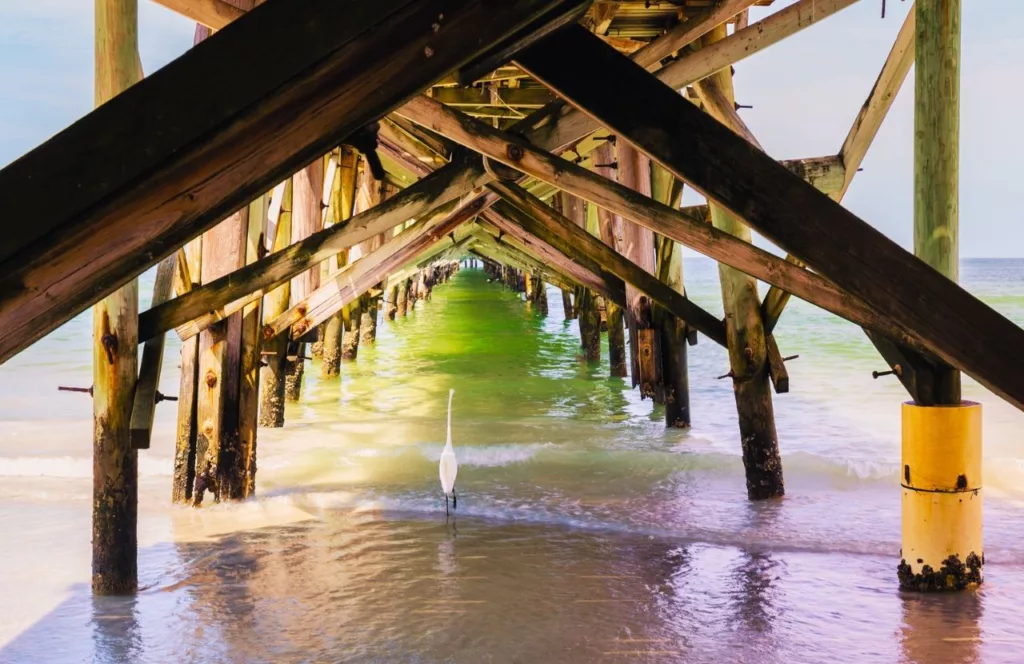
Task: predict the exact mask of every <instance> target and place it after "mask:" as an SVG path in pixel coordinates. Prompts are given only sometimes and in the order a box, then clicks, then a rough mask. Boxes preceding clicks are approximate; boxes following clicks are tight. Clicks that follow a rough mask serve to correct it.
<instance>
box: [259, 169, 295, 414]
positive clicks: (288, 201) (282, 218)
mask: <svg viewBox="0 0 1024 664" xmlns="http://www.w3.org/2000/svg"><path fill="white" fill-rule="evenodd" d="M293 187H294V184H293V180H292V178H288V179H287V180H285V182H284V183H283V186H282V185H278V187H277V188H276V189H275V196H276V195H279V196H280V199H281V200H280V202H275V205H276V209H275V207H274V206H272V207H271V210H270V216H271V220H270V221H272V222H273V221H274V219H273V217H274V216H275V213H276V216H277V220H276V224H275V225H274V229H275V230H274V233H273V235H274V237H273V238H272V242H273V246H272V247H271V249H272V250H273V251H274V252H279V251H283V250H284V249H285V248H286V247H287V246H288V245H289V244H291V238H292V191H293ZM278 192H279V193H278ZM291 290H292V286H291V281H285V282H284V283H282V284H281V285H280V286H278V287H276V288H274V289H273V290H271V291H270V292H269V293H267V294H266V296H264V298H263V324H264V325H265V324H267V323H268V322H269V321H272V320H274V319H275V318H277V317H278V316H280V315H281V314H282V313H284V312H285V311H287V310H288V306H289V302H290V300H291ZM260 348H261V355H262V358H263V363H264V365H263V367H262V369H260V419H259V425H260V426H261V427H270V428H280V427H283V426H284V403H285V397H284V392H285V383H286V381H287V375H288V360H287V351H288V338H287V337H285V336H278V337H274V338H273V339H264V340H263V341H262V343H261V345H260Z"/></svg>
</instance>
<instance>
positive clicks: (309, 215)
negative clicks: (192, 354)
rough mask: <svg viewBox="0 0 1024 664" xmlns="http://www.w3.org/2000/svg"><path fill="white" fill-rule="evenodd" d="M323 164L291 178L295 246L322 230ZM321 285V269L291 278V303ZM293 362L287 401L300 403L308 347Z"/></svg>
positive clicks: (287, 371) (316, 162) (287, 379)
mask: <svg viewBox="0 0 1024 664" xmlns="http://www.w3.org/2000/svg"><path fill="white" fill-rule="evenodd" d="M323 182H324V163H323V160H322V159H319V158H318V159H316V160H314V161H313V162H312V163H311V164H309V165H308V166H306V167H305V168H304V169H302V170H301V171H299V172H298V173H296V174H295V175H294V176H293V177H292V244H295V243H296V242H299V241H301V240H304V239H306V238H307V237H309V236H310V235H312V234H313V233H316V232H317V231H319V230H320V228H321V226H322V223H323V221H322V220H323V217H322V215H321V210H320V200H321V196H322V192H323ZM319 286H320V268H319V266H316V267H313V268H310V269H308V270H306V271H305V272H303V273H302V274H300V275H298V276H296V277H294V278H293V279H292V288H291V302H292V304H294V303H295V302H299V301H300V300H303V299H304V298H306V297H307V296H308V295H309V294H310V293H312V292H313V291H315V290H316V289H317V288H318V287H319ZM293 357H294V359H291V360H286V362H287V364H286V369H285V384H284V398H285V400H286V401H298V400H299V394H300V393H301V391H302V374H303V373H304V372H305V368H306V360H305V357H306V344H304V343H299V348H298V352H297V353H296V354H295V355H294V356H293Z"/></svg>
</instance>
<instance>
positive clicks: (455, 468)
mask: <svg viewBox="0 0 1024 664" xmlns="http://www.w3.org/2000/svg"><path fill="white" fill-rule="evenodd" d="M454 396H455V390H449V391H448V442H446V443H445V445H444V451H443V452H441V463H440V464H438V474H439V475H440V476H441V490H442V491H444V513H445V514H446V515H447V514H448V496H449V495H451V497H452V509H457V508H458V497H457V496H456V495H455V476H456V475H458V473H459V462H458V461H456V460H455V450H454V449H453V448H452V397H454Z"/></svg>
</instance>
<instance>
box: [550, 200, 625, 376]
mask: <svg viewBox="0 0 1024 664" xmlns="http://www.w3.org/2000/svg"><path fill="white" fill-rule="evenodd" d="M557 196H558V199H559V205H558V206H557V207H560V208H561V209H562V213H563V214H564V215H565V217H566V218H567V219H569V220H571V221H572V222H573V223H575V224H576V225H577V226H579V227H580V228H583V229H586V225H587V210H586V203H585V202H584V201H583V199H581V198H576V197H575V196H570V195H568V194H566V193H559V194H557ZM629 288H630V286H628V285H627V286H626V292H627V293H628V292H629ZM576 292H577V294H578V297H577V298H576V314H577V317H578V319H579V328H580V348H582V349H583V357H584V358H585V359H586V360H587V361H588V362H597V361H598V360H600V359H601V318H600V315H599V314H598V312H597V298H596V297H595V296H594V294H593V292H592V291H590V290H589V289H586V288H581V289H579V290H577V291H576ZM627 297H628V295H627Z"/></svg>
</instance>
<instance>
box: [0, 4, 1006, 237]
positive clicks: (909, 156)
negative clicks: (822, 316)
mask: <svg viewBox="0 0 1024 664" xmlns="http://www.w3.org/2000/svg"><path fill="white" fill-rule="evenodd" d="M791 2H792V0H776V2H775V5H774V6H773V7H771V8H768V9H757V10H755V11H754V12H753V13H752V17H751V20H757V19H758V18H760V17H762V16H764V15H766V14H768V13H770V11H775V10H776V9H778V8H781V7H783V6H785V5H788V4H791ZM963 4H964V15H963V45H962V54H963V55H962V58H963V70H962V83H961V98H962V99H961V103H962V106H961V188H960V219H961V228H960V232H961V255H962V256H963V257H1006V256H1015V257H1016V256H1024V224H1021V223H1020V222H1019V219H1020V217H1021V213H1020V211H1019V209H1020V204H1019V202H1018V201H1017V200H1016V193H1017V191H1016V190H1017V188H1018V187H1020V186H1022V184H1021V182H1019V181H1018V180H1017V177H1018V176H1017V173H1018V171H1019V170H1020V168H1019V166H1018V161H1017V160H1018V156H1017V155H1020V154H1022V153H1024V126H1022V123H1020V122H1019V120H1018V118H1019V116H1020V114H1021V113H1022V112H1024V89H1022V88H1021V85H1020V84H1021V82H1022V81H1024V76H1022V74H1024V39H1021V38H1019V37H1017V36H1016V35H1015V34H1014V31H1015V26H1019V25H1020V22H1019V19H1021V18H1024V3H1019V2H996V1H992V0H990V1H988V2H971V1H969V0H968V1H966V2H964V3H963ZM887 5H888V10H887V16H886V18H885V19H884V20H883V19H881V18H880V8H881V0H861V1H860V2H859V3H857V4H856V5H854V6H853V7H850V8H848V9H846V10H844V11H842V12H840V13H839V14H837V15H835V16H833V17H831V18H829V19H828V20H826V21H824V22H823V23H821V24H819V25H816V26H812V27H811V28H809V29H807V30H805V31H803V32H801V33H800V34H798V35H796V36H794V37H791V38H790V39H788V40H786V41H784V42H782V43H780V44H777V45H775V46H773V47H771V48H770V49H768V50H766V51H765V52H763V53H760V54H758V55H755V56H753V57H751V58H749V59H747V60H745V61H743V62H742V63H740V64H739V65H738V66H737V68H736V69H737V76H736V95H737V100H738V101H739V102H740V103H743V104H753V105H754V108H753V109H752V110H743V111H741V113H742V115H743V117H744V119H745V120H746V121H747V123H748V124H749V125H750V127H751V129H752V130H753V131H754V133H755V134H756V135H757V137H758V138H759V140H760V141H761V143H762V145H763V146H764V147H765V149H766V150H768V152H769V153H770V154H772V155H773V156H775V157H777V158H780V159H783V158H797V157H812V156H822V155H826V154H830V153H832V154H834V153H836V152H837V151H838V150H839V147H840V146H841V144H842V142H843V138H844V137H845V136H846V132H847V130H848V129H849V126H850V124H851V123H852V121H853V119H854V117H855V116H856V114H857V111H858V110H859V108H860V105H861V104H862V103H863V101H864V99H865V97H866V96H867V94H868V92H869V91H870V89H871V86H872V85H873V83H874V81H875V78H876V76H877V75H878V70H879V69H880V67H881V65H882V62H883V61H884V60H885V57H886V55H887V54H888V52H889V48H890V47H891V45H892V42H893V39H894V38H895V36H896V32H897V31H898V30H899V27H900V24H901V23H902V21H903V18H904V16H905V15H906V12H907V11H908V9H909V7H910V3H909V2H900V1H899V0H888V2H887ZM92 12H93V3H92V1H91V0H27V1H24V0H0V16H2V17H3V21H2V22H0V164H6V163H8V162H10V161H12V160H14V159H16V158H17V157H18V156H19V155H21V154H22V153H24V152H26V151H28V150H30V149H31V148H32V147H34V146H35V145H37V144H38V143H40V142H42V141H43V140H45V139H46V138H48V137H49V136H51V135H53V134H54V133H56V132H58V131H60V130H61V129H62V128H63V127H64V126H66V125H67V124H69V123H70V122H72V121H74V120H75V119H76V118H78V117H80V116H81V115H83V114H85V113H87V112H88V111H89V110H90V108H91V107H92V68H93V56H92ZM139 12H140V23H141V27H140V33H141V38H140V40H141V45H140V47H141V51H142V61H143V66H144V68H145V70H146V71H147V72H152V71H154V70H155V69H157V68H159V67H160V66H162V65H164V64H166V63H167V62H168V61H169V60H171V59H173V58H174V57H176V56H177V55H179V54H180V53H182V52H184V51H185V50H186V49H187V48H188V47H189V46H190V45H191V43H192V33H193V29H194V27H193V24H191V23H190V22H188V21H187V20H185V19H182V18H181V17H179V16H177V15H175V14H173V13H172V12H169V11H167V10H165V9H163V8H162V7H160V6H158V5H156V4H154V3H152V2H150V1H149V0H140V8H139ZM911 76H913V72H911ZM912 104H913V83H912V81H911V80H909V79H908V81H907V84H906V85H905V86H904V89H903V91H902V92H901V93H900V96H899V98H898V99H897V101H896V104H895V106H894V108H893V110H892V112H891V113H890V115H889V117H888V119H887V120H886V122H885V124H884V125H883V126H882V130H881V132H880V133H879V136H878V138H877V139H876V141H875V144H874V145H873V146H872V149H871V151H870V152H869V153H868V156H867V159H866V160H865V162H864V172H862V173H860V174H858V175H857V178H856V180H855V181H854V184H853V187H852V188H851V190H850V192H849V194H848V195H847V198H846V201H845V204H846V205H847V206H848V207H849V208H850V209H851V210H853V211H854V212H855V213H856V214H858V215H859V216H861V217H862V218H864V219H865V220H867V221H869V222H870V223H872V224H873V225H874V226H875V227H877V228H878V229H880V230H881V231H883V232H884V233H886V234H887V235H888V236H889V237H891V238H892V239H894V240H896V241H897V242H899V243H900V244H902V245H904V246H909V245H910V243H911V237H912V205H913V197H912V189H911V187H912V183H913V163H912V162H913V144H912V141H913V106H912Z"/></svg>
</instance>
